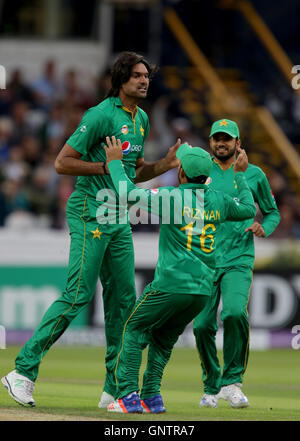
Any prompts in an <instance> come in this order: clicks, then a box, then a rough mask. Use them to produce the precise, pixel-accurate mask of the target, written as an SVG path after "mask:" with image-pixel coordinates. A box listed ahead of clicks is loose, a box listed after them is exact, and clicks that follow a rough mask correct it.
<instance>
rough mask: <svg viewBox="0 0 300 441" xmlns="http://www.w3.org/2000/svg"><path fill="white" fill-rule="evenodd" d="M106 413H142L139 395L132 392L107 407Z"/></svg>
mask: <svg viewBox="0 0 300 441" xmlns="http://www.w3.org/2000/svg"><path fill="white" fill-rule="evenodd" d="M107 410H108V412H119V413H143V408H142V405H141V400H140V397H139V394H138V393H136V392H132V393H131V394H129V395H126V397H123V398H120V399H119V400H116V401H114V402H113V403H111V404H109V405H108V406H107Z"/></svg>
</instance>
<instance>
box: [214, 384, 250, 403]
mask: <svg viewBox="0 0 300 441" xmlns="http://www.w3.org/2000/svg"><path fill="white" fill-rule="evenodd" d="M218 397H219V398H222V399H223V400H226V401H229V403H230V406H231V407H234V408H241V407H248V406H249V401H248V398H247V397H246V395H244V394H243V392H242V391H241V383H234V384H229V385H228V386H223V387H222V389H221V390H220V392H219V394H218Z"/></svg>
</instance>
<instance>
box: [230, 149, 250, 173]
mask: <svg viewBox="0 0 300 441" xmlns="http://www.w3.org/2000/svg"><path fill="white" fill-rule="evenodd" d="M236 151H237V153H238V157H237V158H236V160H235V163H234V167H233V171H234V172H235V173H237V172H245V171H246V170H247V168H248V156H247V154H246V152H245V150H244V149H241V148H240V147H237V149H236Z"/></svg>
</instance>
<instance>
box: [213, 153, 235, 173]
mask: <svg viewBox="0 0 300 441" xmlns="http://www.w3.org/2000/svg"><path fill="white" fill-rule="evenodd" d="M211 160H212V161H213V163H214V164H216V165H217V166H218V167H219V168H220V169H221V170H222V171H223V172H225V171H227V170H229V169H230V168H231V167H233V166H234V162H233V163H232V164H231V166H230V167H228V168H227V169H226V170H223V168H222V167H221V166H220V164H219V163H218V162H217V161H216V159H215V157H214V156H212V157H211Z"/></svg>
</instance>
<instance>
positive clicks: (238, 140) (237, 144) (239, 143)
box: [236, 138, 242, 147]
mask: <svg viewBox="0 0 300 441" xmlns="http://www.w3.org/2000/svg"><path fill="white" fill-rule="evenodd" d="M241 145H242V143H241V140H240V138H238V139H237V140H236V147H241Z"/></svg>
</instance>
